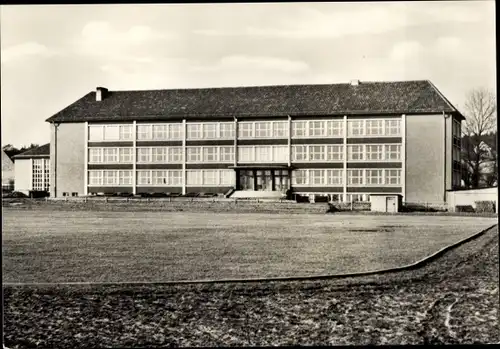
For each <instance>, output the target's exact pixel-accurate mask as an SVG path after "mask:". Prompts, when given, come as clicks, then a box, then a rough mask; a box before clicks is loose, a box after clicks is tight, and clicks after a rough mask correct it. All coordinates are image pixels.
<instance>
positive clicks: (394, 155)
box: [385, 144, 401, 160]
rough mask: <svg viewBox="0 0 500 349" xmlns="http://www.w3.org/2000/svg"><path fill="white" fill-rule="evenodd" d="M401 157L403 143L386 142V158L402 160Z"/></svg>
mask: <svg viewBox="0 0 500 349" xmlns="http://www.w3.org/2000/svg"><path fill="white" fill-rule="evenodd" d="M400 159H401V145H400V144H386V145H385V160H400Z"/></svg>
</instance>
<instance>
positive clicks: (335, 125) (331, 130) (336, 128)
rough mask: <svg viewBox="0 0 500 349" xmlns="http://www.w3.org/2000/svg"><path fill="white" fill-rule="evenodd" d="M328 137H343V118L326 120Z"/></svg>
mask: <svg viewBox="0 0 500 349" xmlns="http://www.w3.org/2000/svg"><path fill="white" fill-rule="evenodd" d="M326 135H327V137H343V135H344V121H343V120H327V121H326Z"/></svg>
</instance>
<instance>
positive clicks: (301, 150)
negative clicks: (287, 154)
mask: <svg viewBox="0 0 500 349" xmlns="http://www.w3.org/2000/svg"><path fill="white" fill-rule="evenodd" d="M292 159H293V161H307V146H305V145H294V146H292Z"/></svg>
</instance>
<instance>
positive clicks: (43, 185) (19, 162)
mask: <svg viewBox="0 0 500 349" xmlns="http://www.w3.org/2000/svg"><path fill="white" fill-rule="evenodd" d="M13 158H14V176H15V185H14V190H15V191H18V192H21V193H24V194H26V195H29V194H30V192H33V191H35V192H47V193H49V192H50V177H51V176H50V144H49V143H47V144H45V145H42V146H40V147H38V148H34V149H30V150H28V151H25V152H24V153H21V154H18V155H15V156H14V157H13Z"/></svg>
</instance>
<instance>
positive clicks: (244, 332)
mask: <svg viewBox="0 0 500 349" xmlns="http://www.w3.org/2000/svg"><path fill="white" fill-rule="evenodd" d="M498 252H499V250H498V229H497V228H493V229H491V230H489V231H488V232H487V233H486V234H484V235H482V236H481V237H479V238H477V239H475V240H472V241H471V242H468V243H466V244H464V245H462V246H460V247H458V248H456V249H454V250H451V251H449V252H447V253H446V254H445V255H443V256H442V257H440V258H438V259H437V260H435V261H433V262H432V263H430V264H428V265H426V266H425V267H423V268H420V269H416V270H412V271H405V272H398V273H390V274H384V275H376V276H370V277H363V278H346V279H338V280H325V281H314V282H313V281H310V282H268V283H265V282H261V283H248V284H211V285H207V284H200V285H177V286H172V285H171V286H168V285H163V286H161V285H134V286H119V285H115V286H57V287H54V286H43V287H42V286H38V287H37V286H31V287H27V286H22V287H21V286H19V287H12V286H10V287H6V286H4V342H5V345H6V346H7V347H9V348H23V347H44V348H47V347H49V348H89V347H92V348H96V347H108V348H109V347H170V346H182V347H184V346H204V347H206V346H210V347H213V346H231V345H237V346H275V345H311V344H314V345H344V344H345V345H370V344H378V345H380V344H477V343H482V344H492V343H499V342H500V332H499V330H498V328H499V327H498V326H499V324H498V308H499V295H498V283H499V275H498V273H499V260H498Z"/></svg>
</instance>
